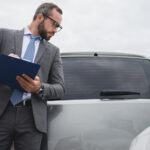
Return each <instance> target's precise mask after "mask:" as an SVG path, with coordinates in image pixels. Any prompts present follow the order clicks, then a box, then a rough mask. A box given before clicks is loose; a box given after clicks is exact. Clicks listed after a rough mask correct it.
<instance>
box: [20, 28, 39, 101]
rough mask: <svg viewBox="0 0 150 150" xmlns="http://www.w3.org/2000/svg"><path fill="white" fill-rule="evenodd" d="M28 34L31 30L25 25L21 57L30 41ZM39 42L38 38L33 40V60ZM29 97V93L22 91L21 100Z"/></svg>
mask: <svg viewBox="0 0 150 150" xmlns="http://www.w3.org/2000/svg"><path fill="white" fill-rule="evenodd" d="M29 34H32V33H31V31H30V30H29V28H28V27H26V28H25V29H24V36H23V43H22V52H21V58H22V59H23V57H24V54H25V52H26V49H27V47H28V44H29V42H30V35H29ZM39 44H40V40H36V41H35V53H34V58H33V62H34V60H35V57H36V54H37V51H38V48H39ZM29 98H31V93H24V94H23V98H22V99H23V100H26V99H29Z"/></svg>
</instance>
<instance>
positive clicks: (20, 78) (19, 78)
mask: <svg viewBox="0 0 150 150" xmlns="http://www.w3.org/2000/svg"><path fill="white" fill-rule="evenodd" d="M17 81H18V82H19V84H20V85H21V87H28V88H31V84H30V83H29V82H28V81H26V79H24V78H22V77H20V76H17Z"/></svg>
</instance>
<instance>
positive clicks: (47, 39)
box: [44, 36, 52, 41]
mask: <svg viewBox="0 0 150 150" xmlns="http://www.w3.org/2000/svg"><path fill="white" fill-rule="evenodd" d="M51 38H52V37H51V36H50V37H45V38H44V39H45V40H46V41H49V40H50V39H51Z"/></svg>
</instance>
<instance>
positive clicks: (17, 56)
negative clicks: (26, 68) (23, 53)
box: [8, 53, 20, 58]
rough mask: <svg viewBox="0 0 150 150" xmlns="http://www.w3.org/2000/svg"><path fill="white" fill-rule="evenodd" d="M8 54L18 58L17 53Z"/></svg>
mask: <svg viewBox="0 0 150 150" xmlns="http://www.w3.org/2000/svg"><path fill="white" fill-rule="evenodd" d="M8 56H11V57H15V58H20V57H19V56H18V55H16V54H14V53H10V54H9V55H8Z"/></svg>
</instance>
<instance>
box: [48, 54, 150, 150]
mask: <svg viewBox="0 0 150 150" xmlns="http://www.w3.org/2000/svg"><path fill="white" fill-rule="evenodd" d="M62 62H63V67H64V76H65V84H66V85H65V86H66V93H65V95H64V97H63V98H62V99H60V100H51V101H49V102H48V147H49V148H48V149H49V150H128V149H129V147H130V144H131V142H132V140H133V139H134V138H135V137H136V136H137V135H138V134H139V133H140V132H142V131H143V130H144V129H145V128H147V127H149V126H150V60H149V59H148V58H145V57H142V56H138V55H131V54H121V53H64V54H62Z"/></svg>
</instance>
